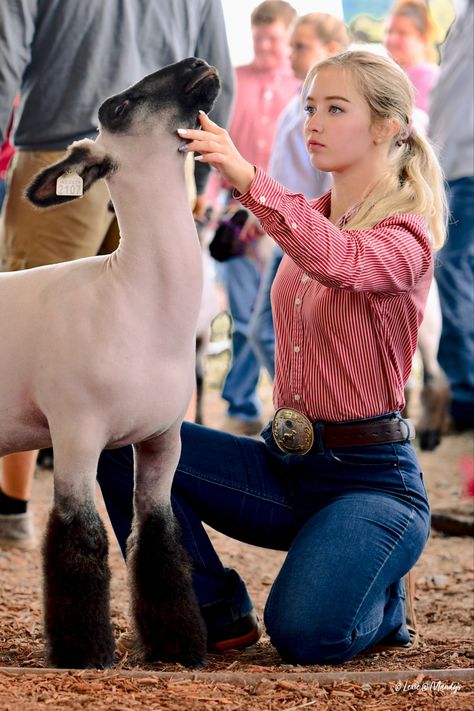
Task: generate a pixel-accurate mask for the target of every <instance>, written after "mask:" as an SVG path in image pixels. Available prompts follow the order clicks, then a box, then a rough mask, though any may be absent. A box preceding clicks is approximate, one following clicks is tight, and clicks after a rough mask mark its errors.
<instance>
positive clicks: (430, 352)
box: [405, 280, 451, 450]
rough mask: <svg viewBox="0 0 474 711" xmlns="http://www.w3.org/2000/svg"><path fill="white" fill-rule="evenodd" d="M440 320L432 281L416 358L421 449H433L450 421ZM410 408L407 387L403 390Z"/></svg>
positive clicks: (447, 384) (435, 288)
mask: <svg viewBox="0 0 474 711" xmlns="http://www.w3.org/2000/svg"><path fill="white" fill-rule="evenodd" d="M441 327H442V316H441V305H440V303H439V294H438V286H437V284H436V281H435V280H433V282H432V284H431V287H430V291H429V294H428V301H427V303H426V309H425V317H424V319H423V322H422V324H421V326H420V330H419V334H418V354H419V356H420V360H421V366H422V374H423V376H422V377H423V383H422V387H421V391H420V406H421V407H420V417H419V421H418V423H417V426H416V429H417V433H418V439H419V443H420V448H421V449H423V450H433V449H435V448H436V447H437V446H438V445H439V443H440V441H441V436H442V434H443V432H445V431H446V429H447V423H448V420H449V405H450V402H451V391H450V387H449V383H448V379H447V377H446V374H445V372H444V371H443V369H442V368H441V366H440V364H439V362H438V348H439V341H440V338H441ZM405 398H406V401H407V403H408V405H407V409H408V407H409V405H410V387H407V388H405Z"/></svg>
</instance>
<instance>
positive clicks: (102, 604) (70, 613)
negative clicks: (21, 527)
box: [43, 441, 115, 668]
mask: <svg viewBox="0 0 474 711" xmlns="http://www.w3.org/2000/svg"><path fill="white" fill-rule="evenodd" d="M53 444H54V469H55V471H54V504H53V508H52V510H51V512H50V515H49V521H48V526H47V531H46V536H45V540H44V544H43V566H44V616H45V634H46V640H47V647H48V660H49V663H50V664H52V665H53V666H56V667H62V668H64V667H70V668H74V667H75V668H103V667H108V666H111V664H112V663H113V658H114V651H115V642H114V635H113V631H112V626H111V623H110V593H109V583H110V570H109V566H108V560H107V559H108V540H107V534H106V531H105V528H104V525H103V523H102V521H101V519H100V517H99V514H98V512H97V509H96V506H95V478H96V469H97V461H98V458H99V453H100V450H98V451H97V452H95V451H94V452H89V453H87V452H79V451H75V447H76V446H77V445H75V443H69V446H67V447H62V446H57V445H56V444H55V443H54V441H53Z"/></svg>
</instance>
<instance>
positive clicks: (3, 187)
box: [0, 180, 7, 212]
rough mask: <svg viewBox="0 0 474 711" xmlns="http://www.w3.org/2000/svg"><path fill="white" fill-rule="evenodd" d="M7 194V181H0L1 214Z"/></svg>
mask: <svg viewBox="0 0 474 711" xmlns="http://www.w3.org/2000/svg"><path fill="white" fill-rule="evenodd" d="M6 194H7V181H6V180H0V212H1V211H2V205H3V201H4V200H5V196H6Z"/></svg>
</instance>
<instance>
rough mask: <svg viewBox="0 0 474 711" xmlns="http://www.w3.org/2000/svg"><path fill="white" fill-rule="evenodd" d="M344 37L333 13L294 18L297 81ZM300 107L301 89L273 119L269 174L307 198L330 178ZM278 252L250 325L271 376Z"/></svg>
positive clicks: (292, 41)
mask: <svg viewBox="0 0 474 711" xmlns="http://www.w3.org/2000/svg"><path fill="white" fill-rule="evenodd" d="M348 43H349V39H348V36H347V32H346V28H345V25H344V23H343V22H342V21H341V20H339V19H338V18H336V17H334V16H333V15H327V14H325V13H320V12H314V13H311V14H308V15H303V16H302V17H300V18H298V19H297V20H296V22H295V23H294V25H293V29H292V32H291V38H290V64H291V68H292V70H293V74H294V75H295V77H296V78H297V79H299V80H300V81H301V82H302V81H303V80H304V78H305V77H306V74H307V73H308V72H309V70H310V69H311V67H312V66H313V65H314V64H316V62H319V61H321V60H322V59H325V58H326V57H330V56H332V55H334V54H337V53H338V52H341V51H343V50H344V49H346V48H347V45H348ZM303 125H304V111H303V98H302V96H301V93H299V94H297V95H296V96H294V97H293V98H292V99H291V101H290V102H289V104H288V106H286V107H285V108H284V109H283V111H282V113H281V115H280V118H279V120H278V126H277V131H276V136H275V142H274V145H273V149H272V155H271V157H270V163H269V166H268V174H269V175H270V176H271V177H272V178H275V180H278V182H279V183H281V184H282V185H284V186H285V187H286V188H288V189H289V190H291V191H292V192H294V193H301V194H302V195H304V196H305V197H306V198H307V199H308V200H310V199H312V198H316V197H319V196H320V195H323V193H325V192H326V191H327V190H329V188H330V187H331V176H330V174H329V173H323V172H321V171H320V170H316V169H315V168H313V166H312V165H311V161H310V158H309V155H308V151H307V149H306V145H305V141H304V137H303ZM282 256H283V251H282V250H281V248H280V247H279V246H278V245H275V246H274V247H273V250H272V252H271V255H270V257H269V259H268V262H267V265H266V267H265V269H264V272H263V275H262V279H261V283H260V288H259V291H258V295H257V299H256V301H255V306H254V309H253V312H252V316H251V318H250V323H249V336H248V337H249V341H250V343H251V344H252V347H253V350H254V352H255V354H256V356H257V358H258V360H259V362H260V365H262V366H263V367H265V368H266V370H267V371H268V373H269V375H270V377H271V378H273V377H274V375H275V331H274V328H273V317H272V307H271V303H270V290H271V287H272V283H273V280H274V278H275V274H276V272H277V269H278V267H279V265H280V262H281V259H282Z"/></svg>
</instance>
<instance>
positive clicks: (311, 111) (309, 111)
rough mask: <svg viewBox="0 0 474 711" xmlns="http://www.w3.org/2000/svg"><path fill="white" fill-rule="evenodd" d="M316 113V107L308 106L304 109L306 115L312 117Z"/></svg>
mask: <svg viewBox="0 0 474 711" xmlns="http://www.w3.org/2000/svg"><path fill="white" fill-rule="evenodd" d="M315 111H316V109H315V108H314V106H308V105H306V106H305V107H304V112H305V114H308V116H312V115H313V114H314V112H315Z"/></svg>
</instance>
